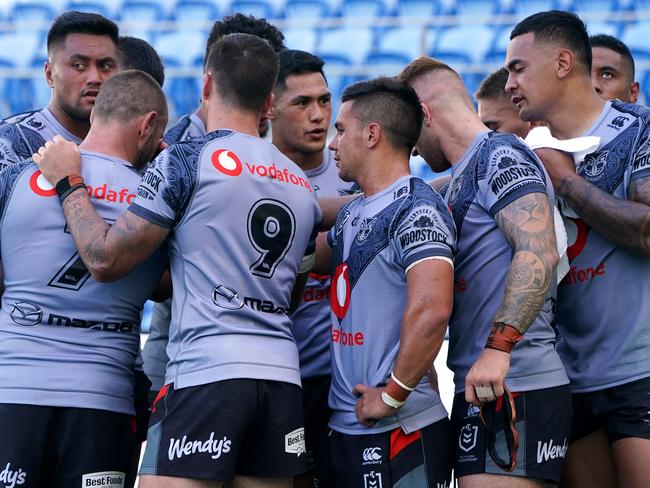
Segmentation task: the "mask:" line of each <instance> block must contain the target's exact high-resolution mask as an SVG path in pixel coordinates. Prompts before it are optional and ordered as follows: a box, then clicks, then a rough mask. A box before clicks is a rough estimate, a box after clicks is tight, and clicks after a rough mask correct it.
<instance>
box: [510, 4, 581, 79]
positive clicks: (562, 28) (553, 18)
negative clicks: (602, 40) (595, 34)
mask: <svg viewBox="0 0 650 488" xmlns="http://www.w3.org/2000/svg"><path fill="white" fill-rule="evenodd" d="M529 32H532V33H533V34H535V41H536V42H537V41H542V42H545V43H557V42H560V43H562V45H563V47H564V48H567V49H570V50H571V51H573V53H574V54H575V55H576V58H577V59H578V61H579V62H580V63H582V64H583V65H584V67H585V68H586V71H587V73H589V74H590V75H591V44H590V43H589V35H588V34H587V27H586V26H585V23H584V22H583V21H582V20H580V17H578V16H577V15H576V14H574V13H571V12H563V11H561V10H548V11H546V12H538V13H536V14H533V15H531V16H529V17H526V18H525V19H524V20H522V21H521V22H519V23H518V24H517V25H516V26H515V28H514V29H513V30H512V32H511V33H510V39H514V38H515V37H517V36H521V35H523V34H528V33H529Z"/></svg>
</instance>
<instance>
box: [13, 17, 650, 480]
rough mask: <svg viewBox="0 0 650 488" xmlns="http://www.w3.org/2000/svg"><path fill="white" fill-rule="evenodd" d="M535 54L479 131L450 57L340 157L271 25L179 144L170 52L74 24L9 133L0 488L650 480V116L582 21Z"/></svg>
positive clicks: (388, 90)
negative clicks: (171, 109)
mask: <svg viewBox="0 0 650 488" xmlns="http://www.w3.org/2000/svg"><path fill="white" fill-rule="evenodd" d="M510 39H511V40H510V44H509V46H508V50H507V54H506V59H504V63H503V64H504V68H502V69H500V70H498V71H497V72H495V73H493V74H492V75H490V76H489V77H488V78H486V79H485V80H484V81H483V83H482V84H481V86H480V87H479V90H478V91H477V93H476V94H474V97H475V99H476V101H477V102H478V113H477V111H476V109H475V108H474V103H473V101H472V98H471V95H470V94H469V93H468V92H467V89H466V87H465V85H464V83H463V81H462V79H461V77H460V76H459V75H458V73H457V72H456V71H454V70H453V69H452V68H451V67H450V66H448V65H446V64H444V63H442V62H440V61H438V60H435V59H432V58H428V57H420V58H418V59H416V60H414V61H412V62H411V63H410V64H409V65H407V66H406V67H404V68H403V70H402V71H401V72H400V73H399V75H397V76H396V77H380V78H375V79H372V80H366V81H359V82H357V83H354V84H352V85H350V86H348V87H347V88H346V89H345V90H344V92H343V95H342V98H341V106H340V110H339V112H338V114H335V117H336V118H335V123H334V127H335V128H336V133H335V134H334V136H333V138H332V139H331V141H330V142H329V144H328V142H327V141H328V128H329V126H330V121H331V117H332V115H333V114H332V109H331V94H330V92H329V90H328V86H327V80H326V77H325V75H324V72H323V66H324V62H323V60H321V59H320V58H319V57H318V56H315V55H313V54H311V53H307V52H304V51H297V50H291V49H287V48H286V47H285V45H284V38H283V35H282V33H281V32H280V31H278V30H277V28H275V27H274V26H272V25H270V24H269V23H268V22H267V21H266V20H263V19H256V18H254V17H250V16H244V15H241V14H236V15H233V16H231V17H226V18H224V19H222V20H219V21H217V22H215V24H214V26H213V28H212V30H211V32H210V35H209V38H208V41H207V45H206V53H205V61H204V75H203V82H202V86H201V93H197V94H196V95H197V100H199V99H200V102H199V104H198V107H197V109H196V111H195V112H193V113H191V114H187V115H184V116H183V117H181V118H180V119H179V121H178V122H177V123H176V124H175V125H174V126H172V127H171V128H169V129H167V125H168V111H167V102H166V99H165V95H164V93H163V91H162V88H161V87H162V85H163V83H164V69H163V65H162V63H161V60H160V58H159V57H158V54H157V53H156V52H155V50H154V49H153V48H152V47H151V46H150V45H149V44H148V43H146V42H144V41H142V40H141V39H137V38H132V37H120V36H119V31H118V27H117V26H116V25H115V24H114V23H113V22H112V21H110V20H108V19H106V18H104V17H102V16H100V15H96V14H90V13H81V12H75V11H69V12H65V13H63V14H61V15H60V16H59V17H57V19H56V20H55V21H54V23H53V25H52V27H51V29H50V31H49V32H48V37H47V48H48V61H47V62H46V64H45V77H46V81H47V83H48V85H49V86H50V87H51V89H52V97H51V101H50V103H49V105H48V106H47V107H46V108H43V109H42V110H39V111H35V112H29V113H24V114H18V115H15V116H12V117H10V118H8V119H5V120H4V121H3V122H2V124H0V165H1V167H0V236H1V237H0V243H1V247H0V252H1V256H2V258H1V259H2V276H3V295H2V308H1V310H0V369H1V370H2V372H3V373H2V374H0V431H1V432H2V434H3V439H2V442H0V488H2V487H4V488H15V487H21V488H28V487H55V488H56V487H59V488H72V487H92V486H102V487H107V488H124V487H131V486H133V485H134V483H135V481H136V476H137V477H138V480H139V486H140V487H142V488H151V487H159V488H167V487H169V488H186V487H187V488H192V487H197V488H198V487H205V488H209V487H221V486H233V487H245V488H249V487H250V488H255V487H277V488H280V487H290V486H297V487H312V486H314V487H321V488H323V487H343V488H348V487H349V488H353V487H354V488H387V487H396V488H402V487H422V488H424V487H447V486H449V485H450V483H451V482H452V473H453V475H454V478H455V480H456V482H457V483H458V485H459V486H461V487H462V488H475V487H476V488H479V487H480V488H483V487H512V488H519V487H522V488H526V487H545V486H556V485H559V486H562V487H579V488H581V487H615V486H621V487H648V486H650V463H648V460H650V320H649V318H650V302H648V301H647V300H644V298H646V297H647V295H648V291H649V290H650V260H649V259H648V257H650V110H649V109H648V108H646V107H644V106H642V105H638V104H636V101H637V97H638V94H639V85H638V83H637V82H635V81H634V61H633V59H632V56H631V55H630V52H629V50H628V49H627V47H626V46H625V45H624V44H622V43H621V42H620V41H618V40H617V39H615V38H613V37H610V36H605V35H596V36H592V37H591V38H590V37H589V36H588V33H587V31H586V28H585V25H584V23H583V22H582V21H581V20H580V19H579V18H578V17H577V16H576V15H574V14H571V13H568V12H561V11H548V12H540V13H537V14H534V15H531V16H530V17H527V18H526V19H524V20H523V21H521V22H520V23H519V24H517V26H516V27H515V28H514V29H513V31H512V33H511V37H510ZM179 48H182V47H181V46H179ZM412 154H419V155H420V156H422V158H424V160H425V161H426V162H427V164H428V166H429V167H430V168H431V169H432V170H433V171H434V172H437V173H439V172H445V171H447V170H451V171H450V174H448V175H446V176H443V177H440V178H438V179H435V180H433V181H431V182H425V181H423V180H422V179H420V178H417V177H414V176H413V175H411V173H410V169H409V160H410V157H411V155H412ZM147 300H154V301H155V302H157V303H156V305H155V307H154V312H153V317H152V322H151V334H150V336H149V338H148V340H147V342H146V344H145V346H144V348H143V349H142V350H140V325H139V324H140V321H141V313H142V309H143V306H144V304H145V302H146V301H147ZM447 330H448V334H449V349H448V366H449V368H450V369H451V371H452V372H453V374H454V387H455V395H454V399H453V407H452V411H451V412H447V410H446V409H445V407H444V405H443V403H442V401H441V399H440V394H439V388H438V378H437V375H436V371H435V368H434V366H433V364H434V359H435V358H436V356H437V355H438V352H439V351H440V349H441V347H442V345H443V341H444V339H445V334H446V331H447ZM145 440H146V446H145V447H144V453H143V455H142V459H141V462H140V451H141V447H142V443H143V442H144V441H145Z"/></svg>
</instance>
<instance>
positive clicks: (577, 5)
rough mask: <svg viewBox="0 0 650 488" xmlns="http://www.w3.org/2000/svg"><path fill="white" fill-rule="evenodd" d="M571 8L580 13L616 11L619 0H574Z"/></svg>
mask: <svg viewBox="0 0 650 488" xmlns="http://www.w3.org/2000/svg"><path fill="white" fill-rule="evenodd" d="M571 10H572V11H573V12H575V13H577V14H578V15H582V14H585V13H591V14H593V13H609V12H616V11H617V10H618V0H574V2H573V5H571Z"/></svg>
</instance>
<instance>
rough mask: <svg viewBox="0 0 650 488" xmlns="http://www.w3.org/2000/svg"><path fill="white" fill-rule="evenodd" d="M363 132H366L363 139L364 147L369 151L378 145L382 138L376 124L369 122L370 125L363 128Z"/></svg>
mask: <svg viewBox="0 0 650 488" xmlns="http://www.w3.org/2000/svg"><path fill="white" fill-rule="evenodd" d="M365 132H366V137H365V141H366V147H367V148H368V149H371V148H373V147H375V146H376V145H377V144H379V141H380V140H381V136H382V131H381V127H380V125H379V124H378V123H376V122H371V123H370V124H368V125H367V126H366V128H365Z"/></svg>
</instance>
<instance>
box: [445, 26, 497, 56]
mask: <svg viewBox="0 0 650 488" xmlns="http://www.w3.org/2000/svg"><path fill="white" fill-rule="evenodd" d="M493 39H494V31H493V30H492V29H491V28H490V27H487V26H485V25H460V26H457V27H449V28H448V29H443V30H442V31H441V32H440V35H439V36H438V42H437V43H436V47H435V50H434V52H433V55H434V57H436V58H440V59H442V60H443V61H445V62H461V63H472V62H480V61H483V58H484V56H485V54H486V53H487V51H488V50H489V49H490V46H492V43H493Z"/></svg>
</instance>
